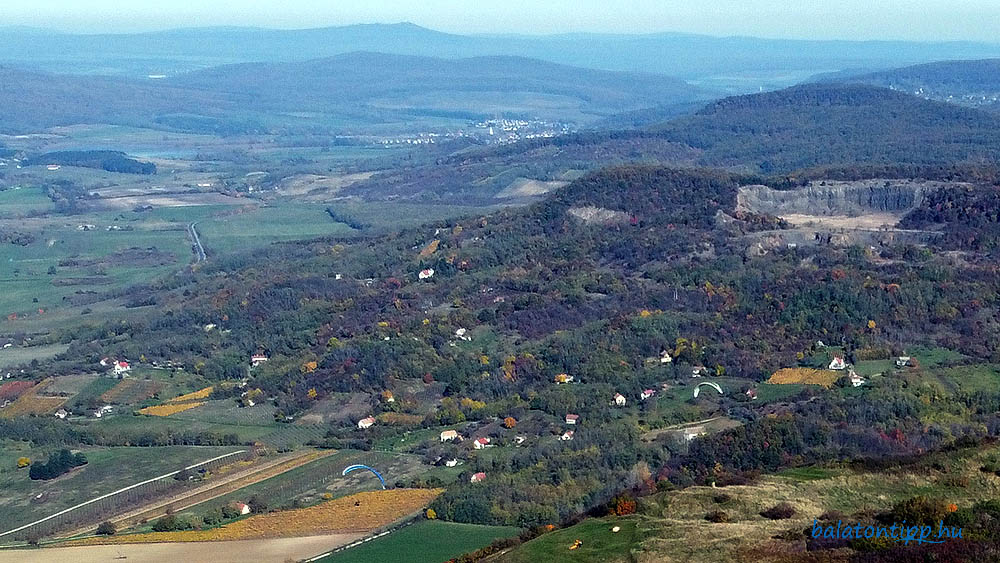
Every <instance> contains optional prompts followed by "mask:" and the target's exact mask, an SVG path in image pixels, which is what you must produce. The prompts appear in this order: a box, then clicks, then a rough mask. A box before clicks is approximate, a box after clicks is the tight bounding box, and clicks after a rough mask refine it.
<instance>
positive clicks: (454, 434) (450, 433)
mask: <svg viewBox="0 0 1000 563" xmlns="http://www.w3.org/2000/svg"><path fill="white" fill-rule="evenodd" d="M457 439H458V431H457V430H445V431H444V432H441V441H442V442H451V441H452V440H457Z"/></svg>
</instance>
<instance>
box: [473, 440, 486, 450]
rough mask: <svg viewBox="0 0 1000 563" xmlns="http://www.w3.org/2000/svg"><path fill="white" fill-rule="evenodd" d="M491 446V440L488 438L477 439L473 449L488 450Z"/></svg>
mask: <svg viewBox="0 0 1000 563" xmlns="http://www.w3.org/2000/svg"><path fill="white" fill-rule="evenodd" d="M489 445H490V439H489V438H486V437H483V438H476V441H475V442H473V443H472V447H474V448H476V449H477V450H481V449H483V448H487V447H489Z"/></svg>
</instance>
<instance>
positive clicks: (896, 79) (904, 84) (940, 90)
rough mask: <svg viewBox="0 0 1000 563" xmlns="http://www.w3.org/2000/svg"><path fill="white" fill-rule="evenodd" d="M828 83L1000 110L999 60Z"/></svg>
mask: <svg viewBox="0 0 1000 563" xmlns="http://www.w3.org/2000/svg"><path fill="white" fill-rule="evenodd" d="M829 80H834V81H843V82H851V83H856V84H868V85H872V86H881V87H883V88H891V89H893V90H898V91H900V92H906V93H908V94H913V95H914V96H919V97H921V98H927V99H931V100H938V101H942V102H951V103H955V104H960V105H965V106H973V107H981V108H984V109H989V110H994V111H996V110H1000V59H983V60H974V61H941V62H934V63H927V64H920V65H915V66H908V67H904V68H896V69H891V70H884V71H880V72H871V73H865V74H860V75H855V76H849V77H844V78H837V77H830V78H829Z"/></svg>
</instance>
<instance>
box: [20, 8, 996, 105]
mask: <svg viewBox="0 0 1000 563" xmlns="http://www.w3.org/2000/svg"><path fill="white" fill-rule="evenodd" d="M0 40H2V43H3V45H4V49H3V52H2V53H0V61H2V62H7V63H23V64H26V65H30V66H34V67H37V68H42V69H46V70H50V71H54V72H75V73H105V74H120V75H131V76H144V75H146V74H177V73H180V72H183V71H189V70H195V69H199V68H207V67H210V66H217V65H222V64H230V63H241V62H255V61H256V62H267V61H271V62H274V61H293V60H296V61H297V60H306V59H314V58H323V57H330V56H333V55H338V54H343V53H349V52H355V51H372V52H381V53H395V54H407V55H422V56H433V57H444V58H458V57H476V56H493V55H513V56H522V57H531V58H537V59H542V60H547V61H551V62H557V63H561V64H568V65H573V66H580V67H587V68H601V69H608V70H628V71H643V72H655V73H662V74H667V75H672V76H678V77H680V78H684V79H688V80H696V81H698V82H699V83H702V84H705V85H714V86H718V87H721V88H724V89H727V90H729V91H750V90H757V89H758V88H764V89H768V88H777V87H781V86H788V85H791V84H793V83H795V82H798V81H800V80H803V79H805V78H807V77H808V76H811V75H813V74H816V73H820V72H830V71H837V70H841V69H845V68H888V67H893V66H903V65H907V64H914V63H920V62H927V61H934V60H941V59H969V58H985V57H991V56H1000V44H986V43H975V42H934V43H930V42H928V43H919V42H905V41H803V40H783V39H760V38H753V37H711V36H704V35H694V34H686V33H656V34H646V35H610V34H591V33H574V34H562V35H540V36H526V35H516V36H478V35H456V34H449V33H442V32H438V31H433V30H430V29H426V28H422V27H419V26H416V25H413V24H408V23H401V24H392V25H385V24H368V25H351V26H344V27H330V28H318V29H303V30H272V29H258V28H229V27H227V28H193V29H179V30H170V31H161V32H154V33H136V34H121V35H109V34H103V35H100V34H98V35H74V34H61V33H51V32H49V33H39V31H38V30H34V29H31V30H23V29H19V28H0Z"/></svg>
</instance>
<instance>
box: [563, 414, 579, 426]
mask: <svg viewBox="0 0 1000 563" xmlns="http://www.w3.org/2000/svg"><path fill="white" fill-rule="evenodd" d="M578 420H580V415H578V414H567V415H566V424H576V423H577V421H578Z"/></svg>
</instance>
